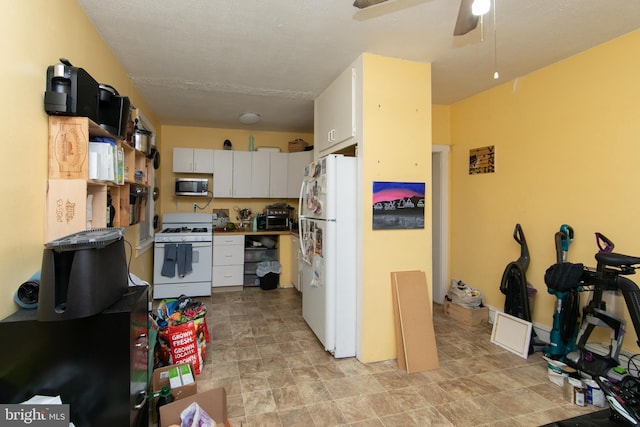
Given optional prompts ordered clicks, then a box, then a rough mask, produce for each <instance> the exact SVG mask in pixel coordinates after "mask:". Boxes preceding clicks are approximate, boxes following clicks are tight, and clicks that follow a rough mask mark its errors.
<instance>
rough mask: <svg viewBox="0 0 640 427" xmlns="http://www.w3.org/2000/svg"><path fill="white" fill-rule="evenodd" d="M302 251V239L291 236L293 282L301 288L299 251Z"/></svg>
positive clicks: (296, 286) (298, 288)
mask: <svg viewBox="0 0 640 427" xmlns="http://www.w3.org/2000/svg"><path fill="white" fill-rule="evenodd" d="M299 252H300V239H299V238H297V237H295V236H294V237H291V258H290V262H291V283H293V286H294V287H295V288H296V289H297V290H300V270H299V269H298V259H299V258H298V253H299Z"/></svg>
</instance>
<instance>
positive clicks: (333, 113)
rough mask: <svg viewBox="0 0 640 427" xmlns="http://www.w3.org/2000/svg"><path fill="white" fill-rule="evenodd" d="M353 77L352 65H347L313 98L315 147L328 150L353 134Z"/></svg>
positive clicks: (354, 76) (354, 132) (354, 127)
mask: <svg viewBox="0 0 640 427" xmlns="http://www.w3.org/2000/svg"><path fill="white" fill-rule="evenodd" d="M355 78H356V71H355V68H351V67H350V68H347V69H346V70H345V71H344V72H343V73H342V74H340V75H339V76H338V78H337V79H336V80H334V81H333V83H331V85H329V87H328V88H327V89H325V90H324V92H322V93H321V94H320V96H319V97H318V98H316V100H315V103H314V121H315V123H316V126H315V131H314V141H315V144H316V145H317V147H316V149H317V150H320V151H324V150H327V149H330V148H331V147H333V146H334V145H338V144H340V143H341V142H344V141H346V140H349V139H351V138H353V137H354V136H355V135H356V123H355V87H356V86H355ZM323 154H324V153H323Z"/></svg>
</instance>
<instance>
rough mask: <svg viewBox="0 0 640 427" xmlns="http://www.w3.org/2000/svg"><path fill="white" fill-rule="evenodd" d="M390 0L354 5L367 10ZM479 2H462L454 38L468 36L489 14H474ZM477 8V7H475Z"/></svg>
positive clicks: (360, 1) (364, 0)
mask: <svg viewBox="0 0 640 427" xmlns="http://www.w3.org/2000/svg"><path fill="white" fill-rule="evenodd" d="M386 1H388V0H355V1H354V2H353V5H354V6H355V7H357V8H358V9H365V8H367V7H369V6H374V5H376V4H379V3H384V2H386ZM474 1H477V0H460V9H459V11H458V18H457V19H456V26H455V28H454V30H453V35H454V36H462V35H464V34H467V33H468V32H470V31H471V30H473V29H474V28H476V27H477V26H478V20H479V18H480V15H483V14H484V13H486V12H488V10H486V11H484V12H483V13H479V12H476V14H474V13H473V12H472V9H473V7H472V6H473V3H474ZM474 7H475V6H474Z"/></svg>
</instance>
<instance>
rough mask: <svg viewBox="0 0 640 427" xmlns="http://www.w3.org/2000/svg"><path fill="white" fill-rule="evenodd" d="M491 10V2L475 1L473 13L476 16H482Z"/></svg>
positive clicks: (489, 0) (472, 6) (472, 8)
mask: <svg viewBox="0 0 640 427" xmlns="http://www.w3.org/2000/svg"><path fill="white" fill-rule="evenodd" d="M489 9H491V0H473V3H472V4H471V13H473V14H474V15H475V16H482V15H484V14H485V13H487V12H489Z"/></svg>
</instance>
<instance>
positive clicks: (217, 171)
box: [213, 150, 233, 197]
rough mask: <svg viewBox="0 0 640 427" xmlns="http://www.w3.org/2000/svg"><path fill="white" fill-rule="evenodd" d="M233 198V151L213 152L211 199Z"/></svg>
mask: <svg viewBox="0 0 640 427" xmlns="http://www.w3.org/2000/svg"><path fill="white" fill-rule="evenodd" d="M232 196H233V151H230V150H214V151H213V197H232Z"/></svg>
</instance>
